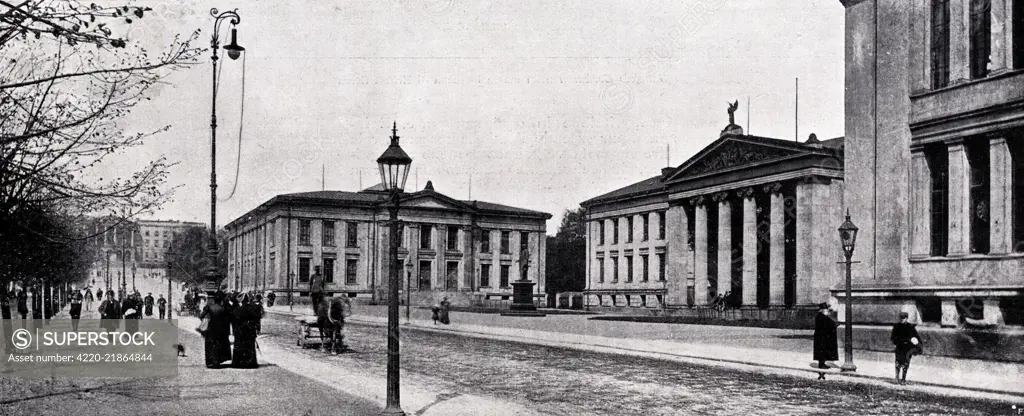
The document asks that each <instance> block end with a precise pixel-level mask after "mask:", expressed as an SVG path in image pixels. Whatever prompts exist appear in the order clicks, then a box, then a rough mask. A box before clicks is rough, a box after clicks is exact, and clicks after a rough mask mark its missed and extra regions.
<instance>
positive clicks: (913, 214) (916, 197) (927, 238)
mask: <svg viewBox="0 0 1024 416" xmlns="http://www.w3.org/2000/svg"><path fill="white" fill-rule="evenodd" d="M910 163H911V165H910V169H911V172H912V177H911V181H912V184H911V187H910V198H911V201H910V203H911V205H910V210H911V211H910V227H911V229H910V256H911V257H928V256H929V255H930V254H931V224H932V222H931V215H930V213H931V207H930V205H931V204H930V202H931V190H932V187H931V182H932V181H931V173H930V172H929V170H928V159H927V158H925V154H924V151H921V150H915V151H914V152H913V153H912V155H911V162H910Z"/></svg>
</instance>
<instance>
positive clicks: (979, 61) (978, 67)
mask: <svg viewBox="0 0 1024 416" xmlns="http://www.w3.org/2000/svg"><path fill="white" fill-rule="evenodd" d="M970 1H971V78H972V79H977V78H985V77H986V76H988V63H989V60H990V56H991V53H992V0H970Z"/></svg>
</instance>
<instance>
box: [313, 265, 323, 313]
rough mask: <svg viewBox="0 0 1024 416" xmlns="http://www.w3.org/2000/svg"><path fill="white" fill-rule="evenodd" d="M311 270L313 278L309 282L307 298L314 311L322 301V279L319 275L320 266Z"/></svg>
mask: <svg viewBox="0 0 1024 416" xmlns="http://www.w3.org/2000/svg"><path fill="white" fill-rule="evenodd" d="M313 270H315V271H314V273H313V277H312V278H310V281H309V297H310V300H312V301H313V311H316V310H317V308H318V307H319V306H320V302H323V300H324V277H323V276H321V275H320V266H315V267H314V268H313Z"/></svg>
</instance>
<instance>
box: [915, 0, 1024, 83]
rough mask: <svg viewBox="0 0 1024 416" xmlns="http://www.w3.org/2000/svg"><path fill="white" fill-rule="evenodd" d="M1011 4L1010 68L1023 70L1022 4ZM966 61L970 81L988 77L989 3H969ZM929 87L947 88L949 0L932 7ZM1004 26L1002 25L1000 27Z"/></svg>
mask: <svg viewBox="0 0 1024 416" xmlns="http://www.w3.org/2000/svg"><path fill="white" fill-rule="evenodd" d="M1009 1H1012V7H1011V10H1010V15H1009V16H1006V18H1007V19H1012V20H1011V21H1012V24H1011V25H1012V27H1013V41H1012V42H1011V44H1012V45H1013V49H1012V50H1009V51H1006V53H1009V54H1012V60H1013V62H1012V64H1013V68H1017V69H1020V68H1024V0H1009ZM969 3H970V4H969V19H970V21H969V22H968V23H969V55H970V56H969V60H970V75H971V78H972V79H980V78H985V77H987V76H988V75H989V63H990V62H991V60H992V0H969ZM930 14H931V16H930V19H931V33H930V38H931V50H930V51H929V55H930V58H931V59H930V61H931V74H932V79H931V84H932V88H942V87H945V86H947V85H949V72H950V68H949V67H950V63H949V50H950V27H951V26H950V16H951V14H950V4H949V0H932V3H931V13H930ZM1003 26H1005V25H1003Z"/></svg>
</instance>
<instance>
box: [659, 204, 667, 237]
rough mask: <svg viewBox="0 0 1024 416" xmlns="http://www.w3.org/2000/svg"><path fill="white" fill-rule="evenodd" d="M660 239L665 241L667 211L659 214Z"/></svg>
mask: <svg viewBox="0 0 1024 416" xmlns="http://www.w3.org/2000/svg"><path fill="white" fill-rule="evenodd" d="M658 239H659V240H664V239H665V211H661V212H659V213H658Z"/></svg>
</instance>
